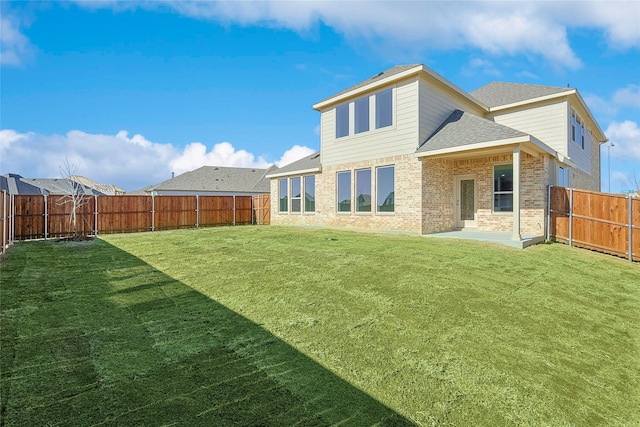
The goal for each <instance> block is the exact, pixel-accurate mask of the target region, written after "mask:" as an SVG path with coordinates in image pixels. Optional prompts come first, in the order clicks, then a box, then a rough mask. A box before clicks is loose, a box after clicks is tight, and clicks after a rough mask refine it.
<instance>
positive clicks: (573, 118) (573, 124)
mask: <svg viewBox="0 0 640 427" xmlns="http://www.w3.org/2000/svg"><path fill="white" fill-rule="evenodd" d="M571 140H572V141H573V142H576V112H575V110H574V109H573V108H572V109H571Z"/></svg>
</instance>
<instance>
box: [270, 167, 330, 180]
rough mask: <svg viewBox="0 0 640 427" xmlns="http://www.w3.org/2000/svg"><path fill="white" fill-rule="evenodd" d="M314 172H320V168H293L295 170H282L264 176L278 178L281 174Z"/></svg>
mask: <svg viewBox="0 0 640 427" xmlns="http://www.w3.org/2000/svg"><path fill="white" fill-rule="evenodd" d="M315 172H320V168H313V169H302V170H295V171H289V172H282V173H272V174H269V175H265V178H280V177H282V176H290V175H303V174H308V173H315Z"/></svg>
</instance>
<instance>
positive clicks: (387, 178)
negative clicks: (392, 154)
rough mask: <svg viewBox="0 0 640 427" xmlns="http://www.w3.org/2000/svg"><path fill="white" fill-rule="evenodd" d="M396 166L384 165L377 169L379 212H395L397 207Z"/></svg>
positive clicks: (377, 202) (377, 203)
mask: <svg viewBox="0 0 640 427" xmlns="http://www.w3.org/2000/svg"><path fill="white" fill-rule="evenodd" d="M394 175H395V168H394V167H393V166H384V167H379V168H377V169H376V188H377V191H376V205H377V208H376V209H377V211H378V212H393V211H394V209H395V201H394V199H395V182H394V181H395V176H394Z"/></svg>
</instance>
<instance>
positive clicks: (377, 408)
mask: <svg viewBox="0 0 640 427" xmlns="http://www.w3.org/2000/svg"><path fill="white" fill-rule="evenodd" d="M12 251H13V252H14V253H12V254H11V257H10V259H9V260H7V261H6V262H5V264H3V272H2V273H3V274H2V276H3V277H2V278H1V285H2V289H1V290H2V298H3V302H2V311H1V313H2V354H0V356H2V357H3V362H2V366H1V372H0V374H1V375H2V387H1V392H2V396H3V397H2V413H1V419H0V424H1V425H3V426H4V425H6V426H9V425H49V424H57V425H189V426H193V425H206V426H212V425H225V426H226V425H247V426H248V425H251V426H257V425H265V426H266V425H278V426H284V425H301V426H316V425H317V426H322V425H333V424H340V425H389V426H390V425H410V424H411V423H410V422H409V421H408V420H407V419H405V418H403V417H402V416H400V415H399V414H397V413H395V412H394V411H392V410H391V409H389V408H388V407H386V406H384V405H383V404H382V403H380V402H378V401H376V400H375V399H373V398H372V397H370V396H368V395H367V394H365V393H364V392H362V391H361V390H359V389H357V388H355V387H353V386H352V385H350V384H349V383H347V382H345V381H343V380H342V379H340V378H339V377H337V376H336V375H334V374H333V373H332V372H330V371H328V370H326V369H325V368H324V367H322V366H321V365H319V364H318V363H316V362H315V361H313V360H312V359H310V358H308V357H307V356H305V355H304V354H301V353H300V352H298V351H297V350H296V349H295V348H293V347H291V346H290V345H288V344H287V343H285V342H284V341H282V340H280V339H278V338H277V337H275V336H273V335H272V334H270V333H269V332H268V331H266V330H265V329H264V328H262V327H261V326H259V325H256V324H255V323H253V322H251V321H250V320H248V319H246V318H245V317H243V316H241V315H239V314H237V313H235V312H233V311H231V310H229V309H227V308H226V307H224V306H223V305H221V304H219V303H217V302H216V301H214V300H211V299H209V298H207V297H205V296H204V295H202V294H200V293H198V292H196V291H194V290H193V289H191V288H189V287H188V286H186V285H184V284H183V283H181V282H179V281H177V280H175V279H173V278H171V277H169V276H167V275H165V274H163V273H162V272H160V271H158V270H155V269H154V268H153V267H151V266H149V265H148V264H146V263H144V262H143V261H141V260H140V259H138V258H136V257H133V256H132V255H130V254H128V253H126V252H124V251H121V250H119V249H118V248H116V247H114V246H111V245H109V244H108V243H106V242H104V241H102V240H96V241H94V242H91V243H83V244H81V245H78V244H67V243H52V242H35V243H29V244H22V245H16V247H14V248H13V249H12ZM27 258H28V259H27ZM34 260H39V261H40V262H41V264H40V266H38V267H34V266H33V265H32V264H30V262H31V263H33V262H34Z"/></svg>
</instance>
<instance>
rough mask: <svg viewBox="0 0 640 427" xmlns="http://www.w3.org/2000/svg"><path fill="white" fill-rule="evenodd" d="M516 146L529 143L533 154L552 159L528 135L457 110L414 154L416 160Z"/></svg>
mask: <svg viewBox="0 0 640 427" xmlns="http://www.w3.org/2000/svg"><path fill="white" fill-rule="evenodd" d="M517 143H531V144H533V145H534V146H536V148H535V151H544V152H547V153H549V154H553V155H555V154H556V153H555V151H554V150H552V149H551V148H549V147H548V146H546V145H545V144H543V143H542V142H540V141H538V140H536V139H535V138H533V137H532V136H531V135H529V134H526V133H524V132H521V131H519V130H515V129H512V128H510V127H508V126H504V125H501V124H498V123H495V122H492V121H491V120H487V119H483V118H482V117H478V116H475V115H473V114H471V113H467V112H464V111H461V110H455V111H454V112H453V113H451V114H450V115H449V117H448V118H447V119H446V120H445V121H444V122H443V123H442V124H441V125H440V126H439V127H438V129H436V130H435V131H434V132H433V134H432V135H431V136H430V137H429V138H427V140H426V141H425V142H424V143H423V144H422V145H421V146H420V147H419V148H418V149H417V150H416V153H417V154H418V155H419V156H420V155H421V154H422V155H429V154H434V153H442V154H445V153H451V152H457V151H464V150H467V149H468V150H471V149H476V148H487V147H488V146H493V147H495V146H500V145H507V144H517Z"/></svg>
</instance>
